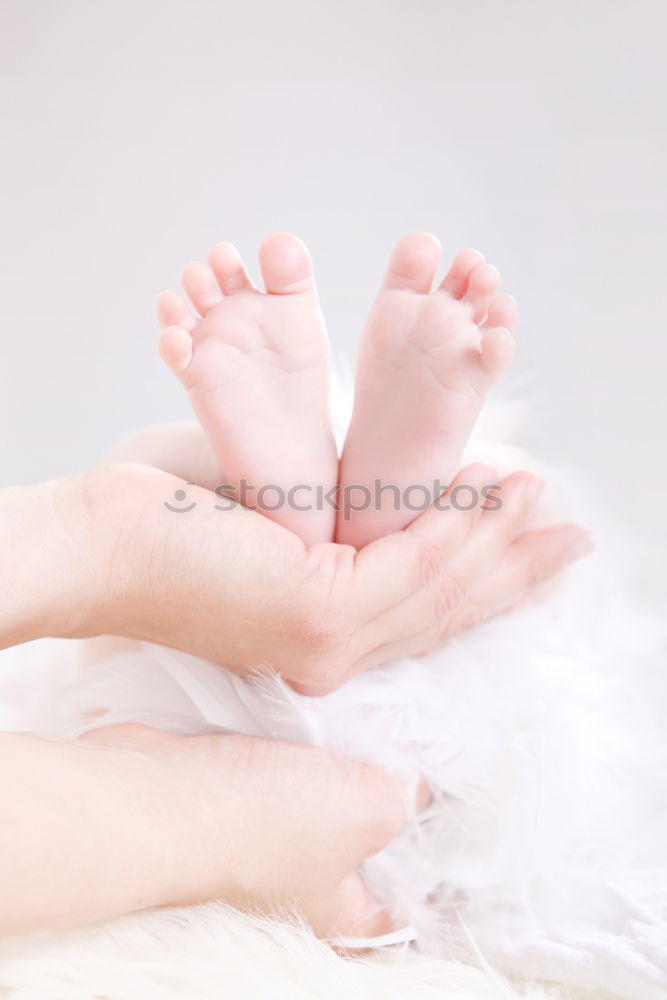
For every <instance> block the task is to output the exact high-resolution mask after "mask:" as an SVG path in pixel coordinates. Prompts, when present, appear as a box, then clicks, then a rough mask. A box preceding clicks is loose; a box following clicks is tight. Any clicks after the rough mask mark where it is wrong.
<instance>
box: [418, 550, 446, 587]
mask: <svg viewBox="0 0 667 1000" xmlns="http://www.w3.org/2000/svg"><path fill="white" fill-rule="evenodd" d="M418 559H419V574H420V577H421V579H422V580H423V581H424V582H425V583H430V581H431V580H433V579H435V578H436V577H437V576H438V574H439V573H440V572H441V569H442V561H443V551H442V548H441V546H440V545H438V544H437V543H436V542H434V541H432V540H429V541H423V542H422V543H421V545H420V547H419V555H418Z"/></svg>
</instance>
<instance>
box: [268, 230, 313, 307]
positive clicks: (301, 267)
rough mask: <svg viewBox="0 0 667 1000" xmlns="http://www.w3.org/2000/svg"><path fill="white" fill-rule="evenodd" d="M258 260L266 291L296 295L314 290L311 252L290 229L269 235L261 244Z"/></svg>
mask: <svg viewBox="0 0 667 1000" xmlns="http://www.w3.org/2000/svg"><path fill="white" fill-rule="evenodd" d="M259 263H260V266H261V268H262V275H263V277H264V285H265V287H266V290H267V292H271V293H273V294H274V295H293V294H295V293H299V292H307V291H310V290H312V291H315V279H314V277H313V264H312V261H311V259H310V254H309V253H308V249H307V247H306V245H305V243H303V242H302V241H301V240H300V239H299V237H298V236H293V235H292V234H291V233H274V234H273V235H272V236H268V237H267V238H266V239H265V240H264V242H263V243H262V245H261V247H260V248H259Z"/></svg>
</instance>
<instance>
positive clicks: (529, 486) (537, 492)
mask: <svg viewBox="0 0 667 1000" xmlns="http://www.w3.org/2000/svg"><path fill="white" fill-rule="evenodd" d="M543 489H544V480H543V479H537V477H536V476H531V478H530V479H529V480H528V482H527V483H526V485H525V487H524V496H525V498H526V500H527V501H528V503H529V504H533V503H536V501H537V500H538V499H539V498H540V496H541V495H542V491H543Z"/></svg>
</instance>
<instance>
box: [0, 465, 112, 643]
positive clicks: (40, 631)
mask: <svg viewBox="0 0 667 1000" xmlns="http://www.w3.org/2000/svg"><path fill="white" fill-rule="evenodd" d="M80 478H81V477H79V476H72V477H68V478H66V479H61V480H55V481H51V482H45V483H38V484H37V485H35V486H27V487H11V488H9V489H5V490H2V492H0V553H1V556H2V565H3V569H4V573H3V575H2V578H0V644H1V645H2V646H11V645H15V644H17V643H20V642H26V641H28V640H31V639H38V638H42V637H44V636H61V635H68V634H70V632H73V631H74V630H75V629H76V626H77V623H79V622H81V621H84V620H87V619H88V617H89V609H90V607H91V606H92V604H93V602H94V600H95V587H94V586H93V579H92V574H91V566H90V562H89V560H88V559H87V546H86V532H87V525H86V517H85V509H84V507H83V505H82V503H81V490H80Z"/></svg>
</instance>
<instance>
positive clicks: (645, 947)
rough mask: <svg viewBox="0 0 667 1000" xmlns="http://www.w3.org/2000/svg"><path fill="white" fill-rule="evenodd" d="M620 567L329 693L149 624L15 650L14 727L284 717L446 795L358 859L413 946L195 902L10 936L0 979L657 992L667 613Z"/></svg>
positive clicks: (284, 989)
mask: <svg viewBox="0 0 667 1000" xmlns="http://www.w3.org/2000/svg"><path fill="white" fill-rule="evenodd" d="M612 576H613V574H612V573H610V570H609V568H608V567H606V566H604V565H602V560H601V559H599V558H598V560H597V565H596V562H595V561H594V560H593V561H591V563H590V564H588V565H586V564H582V565H580V566H577V567H576V568H574V569H573V570H572V571H571V572H570V573H569V575H568V579H567V580H566V582H565V584H564V586H562V587H561V588H560V591H559V593H557V594H552V595H551V597H550V598H549V599H548V600H547V601H545V602H544V603H543V604H541V605H537V606H533V607H529V608H525V609H524V610H522V611H519V612H515V613H513V614H511V615H507V616H504V617H502V618H499V619H497V620H496V621H494V622H492V623H490V624H488V625H486V626H484V627H482V628H479V629H477V630H476V631H474V632H471V633H469V634H468V635H466V636H465V637H463V638H461V639H459V640H458V641H456V642H454V643H452V644H451V645H450V646H449V647H448V648H447V649H446V650H444V651H441V652H438V653H436V654H433V655H430V656H428V657H423V658H417V659H412V660H405V661H402V662H399V663H395V664H392V665H388V666H385V667H382V668H378V669H375V670H373V671H369V672H367V673H366V674H364V675H362V676H360V677H358V678H356V679H355V680H353V681H352V682H351V683H350V684H348V685H347V686H346V687H345V688H344V689H342V690H341V691H339V692H337V693H335V694H333V695H330V696H328V697H327V698H324V699H307V698H302V697H299V696H298V695H295V694H294V693H293V692H292V691H291V690H289V689H287V688H286V687H285V686H284V685H283V684H282V683H281V682H280V681H279V679H277V678H275V677H270V676H266V675H263V676H261V675H258V676H256V677H254V678H251V679H249V680H241V679H239V678H237V677H234V676H233V675H231V674H228V673H226V672H225V671H223V670H220V669H219V668H218V667H215V666H213V665H212V664H209V663H205V662H203V661H200V660H196V659H194V658H193V657H189V656H187V655H185V654H181V653H175V652H173V651H170V650H166V649H161V648H159V647H155V646H149V645H139V644H136V645H135V647H134V649H130V650H126V651H124V652H123V653H122V654H118V655H116V656H114V657H110V658H108V659H106V660H105V661H104V662H102V663H101V664H99V665H98V666H96V667H94V668H92V669H91V668H88V669H87V670H86V671H85V672H83V673H82V674H81V675H79V674H78V673H77V671H76V668H75V666H74V665H73V663H74V659H73V658H74V655H75V649H74V644H64V645H61V646H60V647H59V649H60V655H61V657H62V658H63V660H64V665H63V664H61V667H60V669H59V670H58V671H55V670H54V668H53V666H52V664H51V662H50V661H51V659H52V653H53V650H54V648H55V644H46V646H45V647H44V648H45V650H46V652H45V653H44V652H42V653H40V652H39V649H37V650H35V648H34V647H27V648H26V649H25V650H23V651H20V652H16V651H14V652H12V653H11V654H10V655H9V656H5V661H8V660H11V662H12V663H14V664H15V663H16V661H17V657H18V658H20V659H21V660H22V661H23V663H22V666H21V670H20V672H19V671H17V669H16V668H15V669H14V670H11V671H9V672H6V674H5V677H6V679H5V688H4V690H5V697H4V699H2V702H0V703H2V704H3V711H4V718H3V717H2V716H0V724H2V725H3V727H4V728H12V727H18V728H39V729H43V730H48V731H55V732H58V733H66V734H74V733H76V732H80V731H82V730H83V729H85V728H88V727H89V726H90V725H92V724H95V725H103V724H106V723H108V722H112V721H125V720H136V721H144V722H148V723H152V724H155V725H160V726H162V727H163V728H168V729H172V730H174V731H183V732H194V731H199V730H201V729H210V728H211V727H212V726H214V727H219V728H221V729H229V730H238V731H242V732H247V733H254V734H257V735H263V736H268V737H283V738H288V739H292V740H299V741H303V742H306V743H318V744H324V745H328V746H332V747H336V748H338V749H340V750H343V751H345V752H347V753H349V754H352V755H356V756H359V757H362V758H365V759H369V760H374V761H378V762H381V763H383V764H385V765H386V766H388V767H391V768H397V769H401V770H403V771H406V770H407V771H410V772H411V773H414V774H416V773H418V772H421V773H424V774H425V775H426V776H427V777H428V779H429V780H430V782H431V784H432V786H433V788H434V789H435V790H436V792H437V798H436V801H435V803H434V804H433V805H432V807H431V808H430V809H429V812H428V815H427V816H426V817H423V818H422V819H421V820H420V822H419V825H416V824H413V826H412V827H411V828H410V829H408V830H407V831H406V832H405V833H404V834H403V835H402V836H401V837H399V839H398V840H397V841H396V842H395V843H394V844H393V845H391V847H390V848H389V849H387V850H386V851H385V852H383V853H382V854H381V855H379V856H378V857H377V858H375V859H373V860H372V862H369V863H368V864H367V866H366V872H365V874H366V877H367V879H368V881H369V882H370V883H371V884H372V885H373V887H374V889H375V890H376V892H377V893H378V894H379V895H380V896H381V897H382V898H383V899H385V900H386V901H387V902H388V903H389V904H390V905H391V906H392V907H393V908H394V910H395V912H396V914H397V916H399V917H400V918H401V919H403V920H405V922H406V923H411V924H412V925H414V927H415V928H416V931H417V946H418V949H417V950H416V949H415V948H414V947H412V948H408V947H400V948H397V949H388V950H386V951H384V952H378V953H377V954H376V955H375V956H374V957H373V958H372V959H367V960H365V961H362V962H360V961H350V960H345V959H342V958H340V957H338V956H337V955H335V954H334V953H332V952H331V951H330V950H328V949H327V948H326V947H325V946H324V945H322V944H320V943H318V942H316V941H315V940H314V939H313V938H312V937H311V936H310V935H309V933H308V931H307V930H305V929H303V928H301V929H298V928H293V927H287V926H284V925H280V924H278V923H275V922H274V923H270V922H263V921H260V920H257V919H250V918H247V917H242V916H241V915H238V914H234V913H233V912H231V911H229V910H227V909H225V908H224V907H219V906H218V907H216V906H212V907H201V908H196V909H192V910H188V911H170V912H168V913H161V914H159V913H152V914H145V915H142V916H135V917H132V918H126V919H125V920H123V921H116V922H115V923H113V924H110V925H107V926H105V927H99V928H93V929H89V930H82V931H79V932H70V933H68V934H60V935H50V936H42V937H40V938H38V939H31V940H29V941H24V942H16V943H15V944H7V945H6V946H5V949H4V952H2V951H0V995H5V994H3V993H2V990H3V989H4V990H5V991H6V995H7V996H11V997H33V996H34V997H36V998H37V997H39V998H45V1000H46V998H48V1000H55V998H56V997H57V998H60V997H63V998H64V997H67V998H68V1000H70V998H75V997H76V998H78V997H82V998H83V997H86V998H87V997H98V996H104V997H106V998H109V1000H121V997H122V998H123V1000H130V998H132V997H135V996H136V997H141V998H142V1000H153V998H156V1000H157V998H162V997H165V998H168V997H169V998H170V997H176V996H179V997H202V998H211V1000H212V998H213V997H216V998H217V997H220V996H234V997H239V998H254V997H258V998H259V997H268V996H270V997H271V998H276V1000H282V998H283V997H284V998H288V997H289V998H300V997H304V998H305V997H317V998H319V997H322V998H329V997H331V998H333V997H335V998H336V1000H338V998H340V997H345V998H347V997H356V996H359V997H361V996H363V997H370V998H372V997H376V996H377V997H378V998H379V997H382V998H386V1000H393V998H394V997H396V998H398V997H401V998H403V997H408V998H415V1000H417V998H422V997H424V998H426V997H431V996H433V997H435V996H446V997H447V998H450V1000H463V998H465V1000H473V998H482V997H483V998H489V1000H490V998H496V997H497V998H507V997H510V998H524V1000H528V998H530V1000H538V998H540V1000H541V998H543V997H544V998H546V997H552V996H559V997H561V996H562V997H565V996H567V997H570V998H574V997H578V996H583V995H585V996H586V997H587V998H590V1000H592V998H594V997H602V996H603V995H613V996H617V997H621V998H623V1000H664V998H665V997H667V848H666V845H667V786H666V783H665V778H664V776H665V773H666V772H667V736H666V731H665V722H664V720H665V710H666V709H667V678H666V677H665V634H664V630H663V626H662V624H661V623H656V622H651V621H647V620H645V619H641V618H638V617H637V616H635V615H634V614H633V613H632V612H631V611H630V610H629V608H628V605H627V601H626V600H625V598H623V597H619V596H618V595H617V594H616V593H615V588H614V587H613V586H610V584H609V580H610V578H611V577H612ZM17 678H18V679H17ZM12 685H14V686H13V687H12ZM38 686H39V687H40V689H41V691H42V692H43V694H44V697H43V698H42V699H41V704H39V703H35V702H34V699H33V700H32V701H31V699H30V698H28V697H27V696H26V692H27V691H28V690H30V689H31V690H32V691H34V690H35V689H36V687H38ZM100 709H104V714H103V715H101V716H100V715H99V711H100ZM93 717H95V721H94V723H93V722H92V721H91V720H92V719H93ZM427 898H428V899H429V902H428V903H427V902H426V899H427ZM496 970H499V971H496ZM500 972H502V973H504V974H508V975H509V976H511V977H514V981H515V985H514V986H510V985H509V982H508V981H507V980H506V979H504V978H501V975H500V974H499V973H500ZM538 980H544V981H547V980H548V981H552V982H553V983H554V984H561V985H560V987H559V988H557V987H556V986H554V987H550V988H549V990H546V991H545V990H544V989H543V988H542V987H539V986H535V985H531V984H533V983H535V982H536V981H538ZM516 982H520V983H522V984H523V985H522V986H517V985H516ZM579 991H583V992H581V993H580V992H579Z"/></svg>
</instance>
